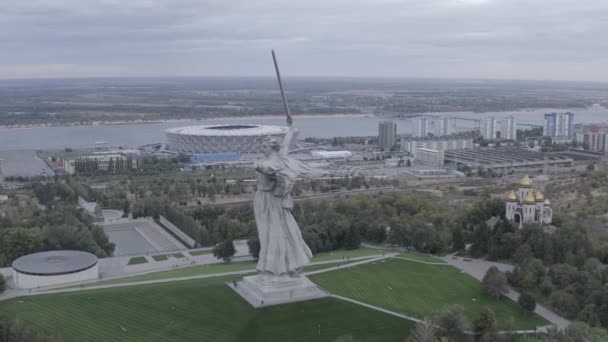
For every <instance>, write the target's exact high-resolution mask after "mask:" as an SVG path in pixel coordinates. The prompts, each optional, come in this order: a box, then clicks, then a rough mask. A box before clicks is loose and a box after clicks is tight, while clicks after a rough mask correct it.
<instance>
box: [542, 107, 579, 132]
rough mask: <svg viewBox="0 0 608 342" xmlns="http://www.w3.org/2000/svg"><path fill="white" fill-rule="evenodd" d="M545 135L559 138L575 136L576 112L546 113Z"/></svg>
mask: <svg viewBox="0 0 608 342" xmlns="http://www.w3.org/2000/svg"><path fill="white" fill-rule="evenodd" d="M543 136H545V137H550V138H558V139H570V138H573V137H574V136H575V132H574V113H570V112H568V113H546V114H545V125H544V126H543Z"/></svg>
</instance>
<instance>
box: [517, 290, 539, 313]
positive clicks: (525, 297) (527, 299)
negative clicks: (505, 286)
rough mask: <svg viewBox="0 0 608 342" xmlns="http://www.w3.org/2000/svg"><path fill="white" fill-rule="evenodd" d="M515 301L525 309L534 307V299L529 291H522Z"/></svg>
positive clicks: (531, 309)
mask: <svg viewBox="0 0 608 342" xmlns="http://www.w3.org/2000/svg"><path fill="white" fill-rule="evenodd" d="M517 303H519V305H520V306H521V307H522V308H523V309H524V310H526V311H530V312H532V311H534V309H536V300H535V299H534V296H533V295H532V294H531V293H530V292H527V291H526V292H522V293H521V294H520V295H519V298H518V299H517Z"/></svg>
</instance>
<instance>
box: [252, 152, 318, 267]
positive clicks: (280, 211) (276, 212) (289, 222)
mask: <svg viewBox="0 0 608 342" xmlns="http://www.w3.org/2000/svg"><path fill="white" fill-rule="evenodd" d="M256 171H257V191H256V194H255V198H254V202H253V211H254V214H255V222H256V225H257V227H258V235H259V239H260V256H259V259H258V264H257V270H258V271H259V272H267V273H272V274H274V275H289V274H294V273H297V272H298V270H299V269H300V268H302V267H303V266H304V265H306V264H308V263H309V262H310V258H312V253H311V251H310V248H308V246H307V245H306V243H305V242H304V239H303V238H302V233H301V232H300V228H299V227H298V224H297V223H296V221H295V219H294V218H293V215H292V214H291V209H292V208H293V198H292V196H291V190H292V188H293V184H294V182H295V180H296V177H298V176H299V175H302V174H311V173H313V172H314V170H313V169H311V168H310V167H308V166H307V165H305V164H304V163H301V162H300V161H298V160H295V159H293V158H290V157H289V156H287V155H285V154H279V153H275V154H273V155H271V156H270V157H268V158H267V159H265V160H263V161H261V162H259V163H258V164H257V165H256Z"/></svg>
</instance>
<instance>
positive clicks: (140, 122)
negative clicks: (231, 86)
mask: <svg viewBox="0 0 608 342" xmlns="http://www.w3.org/2000/svg"><path fill="white" fill-rule="evenodd" d="M580 110H599V111H606V110H608V108H607V107H603V106H590V107H585V108H522V109H518V110H507V111H488V112H467V111H454V112H421V113H408V115H412V116H424V115H461V114H465V115H471V114H475V115H483V114H492V115H509V114H525V113H531V112H542V111H547V112H554V111H558V112H561V111H573V112H577V111H580ZM503 113H504V114H503ZM373 117H376V118H386V119H387V120H390V119H394V120H399V118H393V117H383V116H381V115H376V114H369V113H366V114H362V113H343V114H293V118H294V121H295V122H297V121H298V119H315V118H322V119H323V118H373ZM268 119H271V120H272V119H275V120H276V119H279V120H280V119H285V116H284V115H252V116H226V117H221V116H220V117H209V118H184V119H160V120H132V121H125V120H112V121H91V122H86V123H80V122H73V123H60V124H53V123H47V124H23V125H2V124H0V130H3V129H18V128H24V129H27V128H52V127H84V126H91V127H92V126H113V125H143V124H163V123H179V122H200V124H201V125H203V124H205V122H217V121H238V120H268Z"/></svg>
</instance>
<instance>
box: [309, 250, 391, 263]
mask: <svg viewBox="0 0 608 342" xmlns="http://www.w3.org/2000/svg"><path fill="white" fill-rule="evenodd" d="M380 254H382V250H379V249H373V248H365V247H361V248H358V249H352V250H343V249H341V250H337V251H332V252H325V253H317V254H315V255H314V256H313V258H312V261H313V262H315V261H328V260H336V259H342V258H356V257H364V256H371V255H380Z"/></svg>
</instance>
